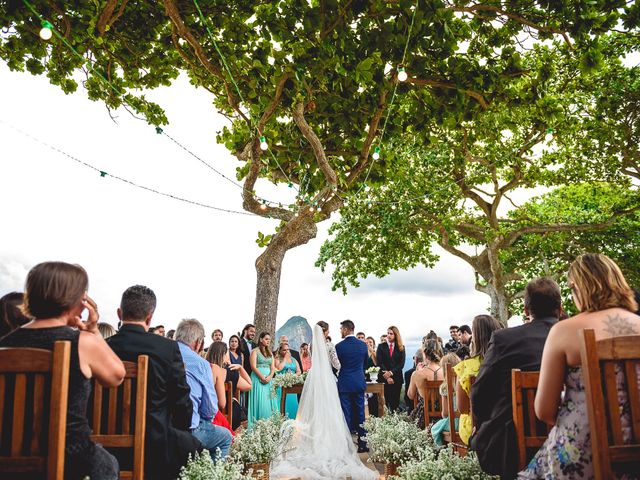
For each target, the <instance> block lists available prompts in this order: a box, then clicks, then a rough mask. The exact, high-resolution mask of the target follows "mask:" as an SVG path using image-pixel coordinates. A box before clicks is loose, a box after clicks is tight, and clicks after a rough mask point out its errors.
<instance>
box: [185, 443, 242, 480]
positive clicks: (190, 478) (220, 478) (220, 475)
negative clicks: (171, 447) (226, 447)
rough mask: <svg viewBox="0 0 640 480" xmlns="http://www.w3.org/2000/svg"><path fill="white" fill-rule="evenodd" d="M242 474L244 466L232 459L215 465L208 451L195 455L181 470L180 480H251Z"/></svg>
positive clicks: (219, 461)
mask: <svg viewBox="0 0 640 480" xmlns="http://www.w3.org/2000/svg"><path fill="white" fill-rule="evenodd" d="M250 478H251V477H248V476H246V475H244V474H243V473H242V464H240V463H237V462H235V461H234V460H232V459H229V458H227V459H224V460H221V459H218V460H217V461H216V463H213V460H211V456H210V455H209V451H208V450H203V451H202V452H201V453H197V452H196V454H195V456H193V457H191V455H189V461H188V462H187V464H186V465H185V466H184V467H182V469H181V470H180V476H179V477H178V480H250Z"/></svg>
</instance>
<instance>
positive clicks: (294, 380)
mask: <svg viewBox="0 0 640 480" xmlns="http://www.w3.org/2000/svg"><path fill="white" fill-rule="evenodd" d="M306 379H307V372H304V373H302V374H300V375H298V374H297V373H294V372H285V373H283V374H278V375H276V376H275V377H273V380H271V396H272V397H275V396H276V395H277V393H276V392H277V390H278V388H283V387H293V386H294V385H300V384H301V383H304V381H305V380H306Z"/></svg>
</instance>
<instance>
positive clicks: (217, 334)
mask: <svg viewBox="0 0 640 480" xmlns="http://www.w3.org/2000/svg"><path fill="white" fill-rule="evenodd" d="M223 337H224V334H223V333H222V330H220V329H219V328H216V329H215V330H214V331H213V333H212V334H211V340H213V341H214V342H221V341H222V338H223Z"/></svg>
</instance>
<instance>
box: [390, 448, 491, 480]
mask: <svg viewBox="0 0 640 480" xmlns="http://www.w3.org/2000/svg"><path fill="white" fill-rule="evenodd" d="M399 478H400V479H402V480H444V479H446V480H493V479H497V478H498V477H494V476H492V475H489V474H488V473H485V472H483V471H482V468H480V464H479V463H478V458H477V457H476V454H475V453H474V452H469V453H468V454H467V455H466V456H465V457H461V456H459V455H458V454H456V453H455V452H454V451H453V448H452V447H451V446H449V447H448V448H443V449H441V450H440V451H439V452H438V453H437V454H436V452H434V451H432V450H429V451H426V452H425V454H424V456H423V458H422V459H419V460H410V461H408V462H407V463H405V464H404V465H402V466H401V467H400V468H399Z"/></svg>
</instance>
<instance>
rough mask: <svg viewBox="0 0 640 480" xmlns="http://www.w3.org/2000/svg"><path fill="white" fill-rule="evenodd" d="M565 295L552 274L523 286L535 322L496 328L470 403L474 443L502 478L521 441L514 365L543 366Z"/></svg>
mask: <svg viewBox="0 0 640 480" xmlns="http://www.w3.org/2000/svg"><path fill="white" fill-rule="evenodd" d="M561 311H562V299H561V298H560V288H559V287H558V284H557V283H556V282H554V281H553V280H551V279H550V278H537V279H535V280H532V281H531V282H529V284H528V285H527V287H526V288H525V291H524V313H525V315H526V316H527V317H530V318H531V322H529V323H525V324H523V325H520V326H518V327H514V328H505V329H501V330H496V331H495V332H493V335H492V337H491V341H490V342H489V348H488V349H487V353H486V354H485V356H484V360H483V361H482V365H481V366H480V371H479V372H478V376H477V377H476V381H475V383H474V385H473V387H471V404H472V405H473V414H474V416H475V420H476V433H475V434H474V435H473V436H472V437H471V448H472V449H473V450H475V451H476V452H477V453H478V458H479V460H480V465H481V466H482V469H483V470H484V471H485V472H487V473H491V474H493V475H500V476H501V478H503V479H512V478H514V477H515V475H516V473H517V467H518V462H517V460H518V448H517V447H518V445H517V439H516V438H515V429H514V426H513V408H512V404H511V369H512V368H519V369H520V370H524V371H538V370H540V362H541V360H542V349H543V348H544V342H545V341H546V339H547V335H548V334H549V330H550V329H551V327H552V326H553V325H555V324H556V323H557V322H558V317H559V316H560V312H561Z"/></svg>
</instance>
